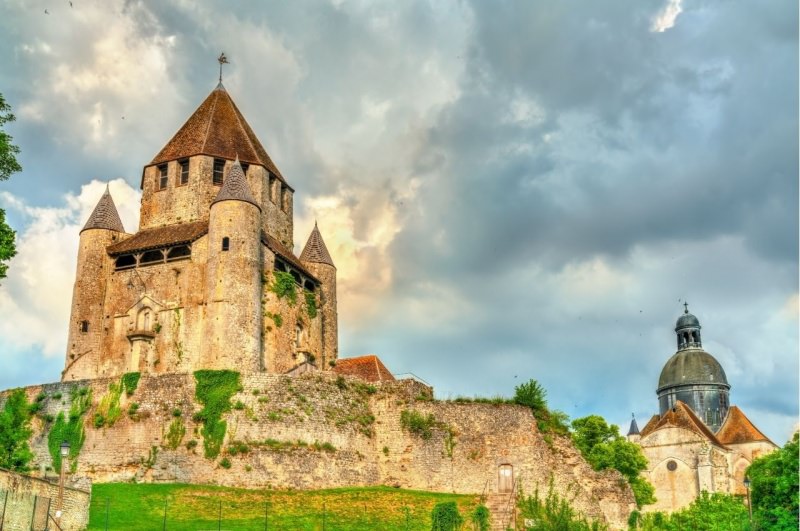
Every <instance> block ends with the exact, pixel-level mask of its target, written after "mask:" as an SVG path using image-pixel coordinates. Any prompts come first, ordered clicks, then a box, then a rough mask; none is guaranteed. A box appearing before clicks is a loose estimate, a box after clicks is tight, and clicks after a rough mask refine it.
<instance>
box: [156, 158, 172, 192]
mask: <svg viewBox="0 0 800 531" xmlns="http://www.w3.org/2000/svg"><path fill="white" fill-rule="evenodd" d="M168 182H169V179H168V178H167V165H166V164H162V165H160V166H159V167H158V189H159V190H163V189H164V188H166V187H167V183H168Z"/></svg>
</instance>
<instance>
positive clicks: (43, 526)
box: [0, 489, 58, 531]
mask: <svg viewBox="0 0 800 531" xmlns="http://www.w3.org/2000/svg"><path fill="white" fill-rule="evenodd" d="M51 505H52V503H51V499H50V498H45V497H44V496H36V495H33V494H22V493H18V492H9V491H6V490H3V489H0V531H12V530H26V531H27V530H30V531H53V530H58V525H57V524H56V523H55V521H54V520H53V517H52V515H51V514H50V507H51Z"/></svg>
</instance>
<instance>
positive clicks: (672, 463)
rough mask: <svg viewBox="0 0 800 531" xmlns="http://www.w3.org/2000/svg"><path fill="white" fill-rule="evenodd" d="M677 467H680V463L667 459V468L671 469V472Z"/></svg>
mask: <svg viewBox="0 0 800 531" xmlns="http://www.w3.org/2000/svg"><path fill="white" fill-rule="evenodd" d="M677 469H678V463H676V462H675V461H673V460H672V459H670V460H669V461H667V470H669V471H670V472H675V470H677Z"/></svg>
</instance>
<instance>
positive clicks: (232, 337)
mask: <svg viewBox="0 0 800 531" xmlns="http://www.w3.org/2000/svg"><path fill="white" fill-rule="evenodd" d="M261 253H262V245H261V208H260V207H259V206H258V203H257V202H256V201H255V199H253V194H252V193H251V191H250V187H249V185H248V184H247V179H246V178H245V175H244V171H243V170H242V165H241V164H240V163H239V159H238V157H237V159H236V161H235V162H234V163H233V165H232V166H231V168H230V170H229V171H228V174H227V175H226V176H225V179H224V182H223V184H222V188H220V190H219V193H218V194H217V196H216V198H215V199H214V200H213V201H212V202H211V207H210V213H209V223H208V275H207V279H206V305H207V316H208V319H207V321H206V327H207V328H206V329H207V333H206V340H207V344H206V345H205V346H204V348H205V354H204V358H205V361H206V363H205V364H204V366H205V367H208V368H214V369H233V368H235V369H237V370H243V371H260V370H263V360H262V359H261V338H262V335H261V329H262V327H261V321H262V320H261V291H262V288H261V263H262V256H261Z"/></svg>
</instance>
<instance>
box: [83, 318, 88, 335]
mask: <svg viewBox="0 0 800 531" xmlns="http://www.w3.org/2000/svg"><path fill="white" fill-rule="evenodd" d="M88 331H89V321H85V320H84V321H81V333H82V334H85V333H87V332H88Z"/></svg>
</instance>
